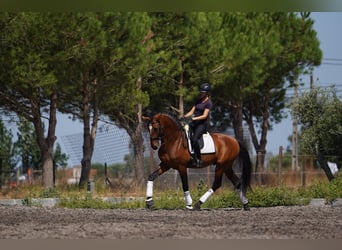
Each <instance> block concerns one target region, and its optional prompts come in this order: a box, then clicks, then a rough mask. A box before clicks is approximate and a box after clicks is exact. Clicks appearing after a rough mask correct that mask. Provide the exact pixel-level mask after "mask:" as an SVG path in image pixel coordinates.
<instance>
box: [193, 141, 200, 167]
mask: <svg viewBox="0 0 342 250" xmlns="http://www.w3.org/2000/svg"><path fill="white" fill-rule="evenodd" d="M194 153H195V154H194V166H196V167H197V168H199V167H200V166H201V165H202V160H201V149H200V147H199V145H198V143H196V142H195V143H194Z"/></svg>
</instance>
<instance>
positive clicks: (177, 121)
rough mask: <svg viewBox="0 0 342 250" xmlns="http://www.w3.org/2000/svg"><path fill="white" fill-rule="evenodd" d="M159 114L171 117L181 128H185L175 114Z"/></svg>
mask: <svg viewBox="0 0 342 250" xmlns="http://www.w3.org/2000/svg"><path fill="white" fill-rule="evenodd" d="M159 114H160V115H163V116H167V117H168V118H170V119H171V120H172V121H173V122H174V123H175V124H176V125H177V126H178V128H179V129H183V126H182V124H181V123H180V121H179V120H178V119H176V118H175V117H174V116H173V115H171V114H168V113H159Z"/></svg>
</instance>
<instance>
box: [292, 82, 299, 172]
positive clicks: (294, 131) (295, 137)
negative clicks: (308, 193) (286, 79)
mask: <svg viewBox="0 0 342 250" xmlns="http://www.w3.org/2000/svg"><path fill="white" fill-rule="evenodd" d="M293 98H294V100H295V101H296V100H297V98H298V79H296V80H295V82H294V97H293ZM291 166H292V170H296V169H297V168H298V120H297V116H293V117H292V164H291Z"/></svg>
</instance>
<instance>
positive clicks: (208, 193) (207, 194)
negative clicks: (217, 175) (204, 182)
mask: <svg viewBox="0 0 342 250" xmlns="http://www.w3.org/2000/svg"><path fill="white" fill-rule="evenodd" d="M213 193H214V190H212V189H209V190H208V191H207V192H206V193H205V194H204V195H203V196H202V197H201V198H200V202H202V203H204V202H206V201H207V200H208V198H209V197H210V196H211V195H212V194H213Z"/></svg>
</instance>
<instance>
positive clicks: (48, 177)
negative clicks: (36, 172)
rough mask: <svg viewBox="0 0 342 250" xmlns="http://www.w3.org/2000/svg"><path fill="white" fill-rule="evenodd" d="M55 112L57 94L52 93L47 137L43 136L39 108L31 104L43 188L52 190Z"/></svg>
mask: <svg viewBox="0 0 342 250" xmlns="http://www.w3.org/2000/svg"><path fill="white" fill-rule="evenodd" d="M56 112H57V93H56V92H53V93H52V94H51V96H50V116H49V126H48V133H47V137H46V138H45V136H44V127H43V125H42V122H41V113H40V106H39V104H38V103H32V114H33V116H32V121H33V125H34V127H35V132H36V135H37V143H38V146H39V149H40V153H41V159H42V163H43V180H42V181H43V186H44V188H53V186H54V184H53V147H54V143H55V141H56V136H55V132H56V124H57V118H56Z"/></svg>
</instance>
